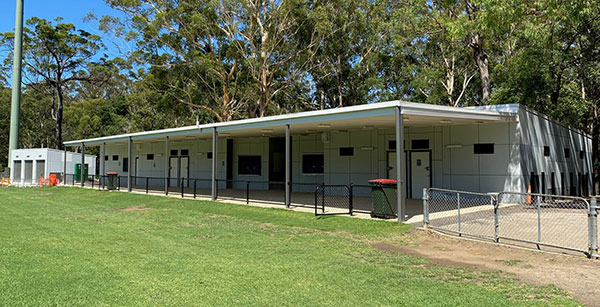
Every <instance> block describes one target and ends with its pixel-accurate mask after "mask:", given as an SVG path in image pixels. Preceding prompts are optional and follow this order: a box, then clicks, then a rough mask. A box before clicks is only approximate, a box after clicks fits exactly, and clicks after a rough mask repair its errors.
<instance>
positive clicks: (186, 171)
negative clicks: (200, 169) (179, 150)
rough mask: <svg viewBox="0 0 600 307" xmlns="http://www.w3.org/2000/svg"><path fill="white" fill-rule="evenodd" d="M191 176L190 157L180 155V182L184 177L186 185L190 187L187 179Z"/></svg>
mask: <svg viewBox="0 0 600 307" xmlns="http://www.w3.org/2000/svg"><path fill="white" fill-rule="evenodd" d="M189 177H190V157H179V182H181V180H182V179H183V184H184V187H189V182H188V181H187V180H186V179H188V178H189Z"/></svg>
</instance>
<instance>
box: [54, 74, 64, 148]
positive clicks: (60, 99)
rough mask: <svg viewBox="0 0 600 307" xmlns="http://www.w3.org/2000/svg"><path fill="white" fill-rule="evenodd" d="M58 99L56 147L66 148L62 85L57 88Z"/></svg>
mask: <svg viewBox="0 0 600 307" xmlns="http://www.w3.org/2000/svg"><path fill="white" fill-rule="evenodd" d="M56 92H57V95H58V101H57V104H56V129H55V131H56V148H58V149H61V150H62V149H64V146H63V140H62V121H63V99H64V97H63V93H62V89H61V88H60V86H59V87H58V88H57V91H56Z"/></svg>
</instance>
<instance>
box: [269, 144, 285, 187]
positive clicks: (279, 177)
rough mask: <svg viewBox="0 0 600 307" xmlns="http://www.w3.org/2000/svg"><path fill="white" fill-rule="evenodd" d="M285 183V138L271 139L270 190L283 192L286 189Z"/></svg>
mask: <svg viewBox="0 0 600 307" xmlns="http://www.w3.org/2000/svg"><path fill="white" fill-rule="evenodd" d="M284 181H285V138H282V137H277V138H269V190H283V189H284V188H285V184H283V182H284ZM271 182H276V183H271Z"/></svg>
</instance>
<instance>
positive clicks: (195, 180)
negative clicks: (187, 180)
mask: <svg viewBox="0 0 600 307" xmlns="http://www.w3.org/2000/svg"><path fill="white" fill-rule="evenodd" d="M197 181H198V179H195V178H194V199H196V182H197Z"/></svg>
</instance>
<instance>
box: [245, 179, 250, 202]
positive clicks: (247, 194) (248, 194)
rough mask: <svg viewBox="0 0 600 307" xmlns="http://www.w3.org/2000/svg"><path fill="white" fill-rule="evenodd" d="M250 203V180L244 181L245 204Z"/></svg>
mask: <svg viewBox="0 0 600 307" xmlns="http://www.w3.org/2000/svg"><path fill="white" fill-rule="evenodd" d="M249 204H250V181H246V205H249Z"/></svg>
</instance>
